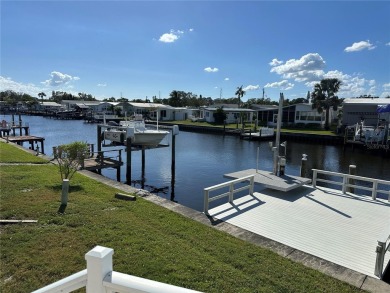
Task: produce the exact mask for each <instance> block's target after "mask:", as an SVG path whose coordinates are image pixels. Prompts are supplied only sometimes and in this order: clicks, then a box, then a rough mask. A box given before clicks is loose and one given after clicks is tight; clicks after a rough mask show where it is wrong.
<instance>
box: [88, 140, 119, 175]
mask: <svg viewBox="0 0 390 293" xmlns="http://www.w3.org/2000/svg"><path fill="white" fill-rule="evenodd" d="M92 146H93V145H92ZM121 166H122V150H119V166H118V167H117V168H116V181H118V182H120V181H121Z"/></svg>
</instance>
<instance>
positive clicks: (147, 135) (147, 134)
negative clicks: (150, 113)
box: [103, 115, 169, 146]
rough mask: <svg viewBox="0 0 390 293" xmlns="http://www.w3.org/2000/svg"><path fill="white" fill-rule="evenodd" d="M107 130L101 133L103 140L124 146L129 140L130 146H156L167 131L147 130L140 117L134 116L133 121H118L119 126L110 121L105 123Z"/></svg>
mask: <svg viewBox="0 0 390 293" xmlns="http://www.w3.org/2000/svg"><path fill="white" fill-rule="evenodd" d="M105 125H106V126H107V129H106V130H104V131H103V137H104V140H109V141H111V142H113V143H120V144H125V143H126V141H127V138H128V137H130V138H131V144H133V145H139V146H157V145H159V144H160V143H161V141H162V140H163V139H164V138H165V137H166V136H167V134H168V133H169V131H165V130H159V129H158V128H157V129H148V128H146V125H145V120H144V119H143V118H142V115H135V116H134V119H131V120H123V121H120V122H119V124H117V123H115V122H112V121H110V122H109V123H108V124H106V123H105Z"/></svg>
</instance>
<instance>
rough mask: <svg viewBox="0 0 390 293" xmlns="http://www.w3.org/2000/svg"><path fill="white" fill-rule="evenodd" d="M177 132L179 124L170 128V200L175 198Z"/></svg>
mask: <svg viewBox="0 0 390 293" xmlns="http://www.w3.org/2000/svg"><path fill="white" fill-rule="evenodd" d="M178 134H179V125H173V128H172V146H171V150H172V163H171V200H174V198H175V175H176V135H178Z"/></svg>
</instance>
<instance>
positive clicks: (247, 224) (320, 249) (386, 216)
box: [209, 185, 390, 278]
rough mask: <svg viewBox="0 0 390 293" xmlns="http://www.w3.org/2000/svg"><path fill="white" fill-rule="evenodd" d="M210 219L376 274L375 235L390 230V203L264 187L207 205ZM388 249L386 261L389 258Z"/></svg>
mask: <svg viewBox="0 0 390 293" xmlns="http://www.w3.org/2000/svg"><path fill="white" fill-rule="evenodd" d="M209 213H210V215H211V216H212V217H213V218H214V219H219V220H222V221H225V222H228V223H230V224H232V225H235V226H237V227H240V228H242V229H245V230H248V231H251V232H253V233H256V234H258V235H261V236H264V237H266V238H269V239H272V240H274V241H277V242H280V243H283V244H285V245H288V246H290V247H292V248H295V249H298V250H301V251H303V252H306V253H309V254H312V255H314V256H317V257H319V258H322V259H325V260H327V261H330V262H333V263H335V264H338V265H341V266H343V267H346V268H349V269H352V270H354V271H357V272H360V273H363V274H365V275H368V276H371V277H374V278H377V277H376V276H375V275H374V269H375V260H376V251H375V250H376V246H377V240H378V239H379V237H380V235H381V233H383V231H384V229H388V230H389V231H390V203H389V202H387V201H386V200H383V199H377V200H372V199H371V198H370V197H367V196H358V195H354V194H350V193H347V194H343V193H342V192H341V191H337V190H333V189H329V188H324V187H317V188H313V187H311V186H308V185H304V186H302V187H299V188H297V189H294V190H292V191H290V192H287V193H286V192H282V191H278V190H271V189H268V188H264V189H262V190H260V191H259V192H254V195H253V196H251V195H247V196H244V197H241V198H239V199H236V200H234V201H233V203H232V204H230V203H226V204H223V205H221V206H218V207H215V208H211V209H210V210H209ZM389 259H390V256H389V253H387V256H386V258H385V266H386V264H387V263H389Z"/></svg>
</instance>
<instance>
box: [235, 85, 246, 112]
mask: <svg viewBox="0 0 390 293" xmlns="http://www.w3.org/2000/svg"><path fill="white" fill-rule="evenodd" d="M235 95H236V96H237V98H238V108H240V105H241V98H242V97H243V96H244V95H245V91H244V90H243V89H242V86H239V87H237V91H236V93H235Z"/></svg>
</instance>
